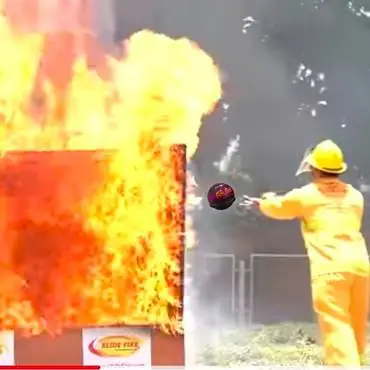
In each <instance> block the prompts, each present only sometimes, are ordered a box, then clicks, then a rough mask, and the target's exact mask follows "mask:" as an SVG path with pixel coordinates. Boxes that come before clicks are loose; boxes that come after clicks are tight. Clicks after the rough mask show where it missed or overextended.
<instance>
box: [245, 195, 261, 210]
mask: <svg viewBox="0 0 370 370" xmlns="http://www.w3.org/2000/svg"><path fill="white" fill-rule="evenodd" d="M260 201H261V199H260V198H256V197H250V196H248V195H243V196H242V201H241V203H240V205H241V206H244V207H252V206H255V207H258V206H259V204H260Z"/></svg>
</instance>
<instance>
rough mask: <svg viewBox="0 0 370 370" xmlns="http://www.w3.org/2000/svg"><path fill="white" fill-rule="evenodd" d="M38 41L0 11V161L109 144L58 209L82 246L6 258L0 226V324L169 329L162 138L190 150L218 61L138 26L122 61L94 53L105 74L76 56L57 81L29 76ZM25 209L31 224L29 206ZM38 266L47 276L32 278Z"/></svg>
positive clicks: (170, 194) (172, 189) (174, 223)
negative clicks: (95, 168) (105, 159)
mask: <svg viewBox="0 0 370 370" xmlns="http://www.w3.org/2000/svg"><path fill="white" fill-rule="evenodd" d="M45 42H46V40H45V36H44V35H43V34H41V33H39V34H31V33H24V32H22V31H21V30H19V29H17V30H14V29H13V27H12V26H11V25H10V24H9V22H8V21H7V19H6V18H4V17H2V18H0V45H1V51H2V55H1V58H0V120H1V126H0V130H1V132H0V133H1V137H0V143H1V148H2V151H3V155H4V156H5V158H4V159H6V156H7V153H8V152H9V151H14V150H22V151H27V150H33V151H35V150H36V151H44V150H53V151H60V150H96V149H109V150H113V151H114V153H115V154H114V155H112V157H111V159H110V161H109V164H108V165H107V166H106V168H105V169H104V181H103V183H102V184H100V186H99V188H98V189H97V190H96V191H95V193H94V194H93V195H92V196H91V197H90V198H89V199H88V200H87V201H86V199H85V200H84V202H83V203H81V206H80V207H78V208H77V209H73V210H68V212H69V213H68V217H71V219H73V220H79V224H78V225H79V226H78V228H79V231H78V232H79V233H81V234H83V235H85V236H84V238H85V241H86V242H87V243H90V244H92V245H94V248H92V247H91V248H90V247H86V248H83V249H78V248H77V247H76V249H75V250H73V249H71V251H73V253H72V254H71V258H68V254H67V252H64V250H62V248H67V247H65V246H63V243H57V244H56V245H52V246H51V248H53V250H52V251H50V253H48V252H46V253H43V254H37V253H36V252H34V253H33V252H32V251H28V252H26V251H23V252H22V251H19V250H18V252H17V253H18V254H19V253H21V255H18V256H17V258H14V255H13V254H14V250H13V249H14V248H13V245H12V242H11V240H14V238H16V237H17V235H14V230H3V235H8V234H9V232H10V234H12V237H9V238H8V239H7V242H6V243H7V244H6V243H5V242H4V244H6V245H7V247H3V253H2V254H1V257H0V264H1V266H0V276H1V277H2V289H0V294H1V295H2V299H1V302H0V303H1V306H0V307H1V309H0V326H1V327H2V328H10V329H14V328H20V329H24V330H26V331H27V332H29V333H38V332H40V331H42V330H44V329H49V330H51V328H52V330H57V329H60V328H63V327H65V326H70V325H78V326H82V325H88V324H94V325H97V324H99V325H104V324H113V323H117V322H119V323H125V324H138V323H140V324H143V323H144V324H155V325H160V326H162V327H165V328H170V329H172V330H179V328H180V326H179V325H180V318H179V316H178V314H177V313H176V312H177V311H176V307H178V306H179V304H180V299H179V296H178V289H177V288H178V287H179V285H180V281H179V279H180V276H179V250H180V246H179V242H180V239H179V234H180V233H181V232H183V230H181V220H180V219H179V217H180V216H181V215H180V213H179V212H178V209H179V207H181V201H182V199H181V189H180V185H179V183H178V181H176V179H175V176H174V171H175V170H174V168H175V167H176V165H175V164H174V160H173V156H172V155H171V151H170V148H171V146H172V145H173V144H178V143H182V144H186V146H187V155H188V157H191V156H192V155H193V154H194V152H195V151H196V148H197V145H198V131H199V128H200V126H201V119H202V117H203V116H204V115H205V114H207V113H209V112H211V111H212V109H213V108H214V106H215V104H216V103H217V101H218V100H219V98H220V95H221V84H220V78H219V73H218V69H217V67H216V66H215V64H214V62H213V60H212V59H211V58H210V57H209V56H208V55H207V54H206V53H205V52H204V51H202V50H201V49H200V48H199V47H198V46H197V45H196V44H194V43H192V42H191V41H189V40H187V39H179V40H174V39H171V38H169V37H167V36H165V35H161V34H156V33H153V32H151V31H141V32H138V33H136V34H134V35H133V36H132V37H131V38H130V39H129V40H127V41H126V42H125V44H124V46H123V47H124V51H125V56H124V57H123V58H122V59H117V58H113V57H109V56H106V57H105V62H106V67H107V68H108V70H109V78H105V79H103V78H102V77H101V76H100V75H98V74H97V73H96V72H95V71H94V70H91V69H89V68H88V65H87V64H88V63H87V61H86V58H85V57H84V56H81V57H80V58H78V59H76V60H75V61H74V63H73V70H72V71H73V74H72V75H71V78H70V79H69V80H68V83H67V84H66V85H65V86H64V87H63V88H62V89H61V88H60V86H57V85H56V84H55V81H53V79H52V77H53V76H51V78H47V77H45V75H44V76H43V77H42V78H41V79H40V73H39V67H40V61H41V59H42V58H43V56H44V55H43V53H44V50H45ZM49 77H50V76H49ZM81 176H83V174H81ZM66 196H67V195H66ZM82 205H83V206H82ZM0 206H1V207H2V210H3V212H6V204H5V205H4V204H3V202H2V204H0ZM59 216H60V215H58V214H55V212H53V214H52V213H50V214H49V215H48V216H47V217H49V218H50V219H49V220H46V221H45V219H43V223H45V222H47V223H48V224H49V225H50V230H52V229H53V228H55V225H57V224H58V222H59V223H60V222H61V221H60V220H58V217H59ZM30 217H31V218H33V220H31V221H32V222H33V223H37V222H38V217H39V218H40V217H41V216H38V215H35V214H33V215H31V216H30ZM43 217H44V218H45V215H44V216H43ZM64 217H65V215H64ZM64 222H66V221H65V218H64ZM17 232H20V231H19V230H18V231H17ZM42 237H43V236H42ZM49 237H50V238H52V236H51V235H49ZM57 237H58V238H60V237H61V235H60V234H59V236H57ZM65 237H66V238H67V237H68V236H67V235H66V236H65ZM81 238H82V237H81ZM4 244H3V245H4ZM58 248H59V249H58ZM55 249H58V250H57V251H56V250H55ZM55 256H63V258H62V257H57V259H56V260H55V258H56V257H55ZM52 258H54V260H52ZM22 261H23V262H22ZM25 261H26V262H25ZM21 262H22V263H23V265H22V266H21ZM86 266H87V267H86ZM44 268H45V269H46V268H47V269H49V270H50V269H51V270H52V272H53V275H54V276H53V280H50V281H37V279H39V280H40V276H43V275H42V270H43V269H44ZM22 271H23V272H22ZM25 271H26V272H25ZM34 292H37V294H36V293H34ZM43 297H44V298H45V297H49V298H48V299H46V298H45V299H43ZM50 297H51V299H50Z"/></svg>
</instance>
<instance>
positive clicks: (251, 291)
mask: <svg viewBox="0 0 370 370" xmlns="http://www.w3.org/2000/svg"><path fill="white" fill-rule="evenodd" d="M254 256H255V255H254V254H251V256H250V259H249V271H250V272H249V274H250V276H249V313H248V325H249V326H251V325H252V324H253V314H254V312H253V311H254Z"/></svg>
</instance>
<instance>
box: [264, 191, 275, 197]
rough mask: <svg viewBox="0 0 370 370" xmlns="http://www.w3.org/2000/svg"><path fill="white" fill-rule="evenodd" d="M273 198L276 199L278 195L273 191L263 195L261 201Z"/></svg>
mask: <svg viewBox="0 0 370 370" xmlns="http://www.w3.org/2000/svg"><path fill="white" fill-rule="evenodd" d="M273 197H276V193H274V192H272V191H269V192H267V193H263V194H262V195H261V199H268V198H273Z"/></svg>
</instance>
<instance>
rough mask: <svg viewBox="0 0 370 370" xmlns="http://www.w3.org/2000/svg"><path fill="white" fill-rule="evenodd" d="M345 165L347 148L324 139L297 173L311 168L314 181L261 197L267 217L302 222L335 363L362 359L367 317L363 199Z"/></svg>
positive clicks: (327, 358)
mask: <svg viewBox="0 0 370 370" xmlns="http://www.w3.org/2000/svg"><path fill="white" fill-rule="evenodd" d="M346 170H347V164H346V163H345V161H344V156H343V153H342V150H341V149H340V148H339V147H338V146H337V145H336V144H335V143H334V142H333V141H331V140H325V141H322V142H321V143H319V144H318V145H317V146H316V147H314V148H313V149H312V150H310V151H309V153H306V156H305V158H304V159H303V161H302V163H301V166H300V169H299V171H298V172H297V175H299V174H300V173H302V172H307V171H309V172H310V174H311V177H312V181H311V183H309V184H308V185H306V186H303V187H301V188H297V189H293V190H291V191H289V192H288V193H286V194H285V195H282V196H280V195H276V194H274V193H266V194H264V195H263V196H262V197H261V199H259V200H258V201H257V204H258V207H259V209H260V211H261V212H262V214H264V215H265V216H267V217H270V218H272V219H276V220H292V219H298V220H300V221H301V230H302V235H303V239H304V242H305V246H306V249H307V254H308V258H309V262H310V273H311V288H312V300H313V307H314V310H315V312H316V314H317V318H318V324H319V328H320V332H321V336H322V342H323V346H324V363H325V365H332V366H335V365H338V366H341V365H344V366H360V365H362V364H363V359H364V353H365V346H366V324H367V318H368V304H369V271H370V265H369V257H368V252H367V248H366V244H365V240H364V237H363V235H362V233H361V226H362V218H363V211H364V198H363V195H362V194H361V193H360V191H358V190H356V189H355V188H354V187H353V186H351V185H349V184H347V183H345V182H344V181H342V180H341V179H340V175H341V174H343V173H344V172H346Z"/></svg>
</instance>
